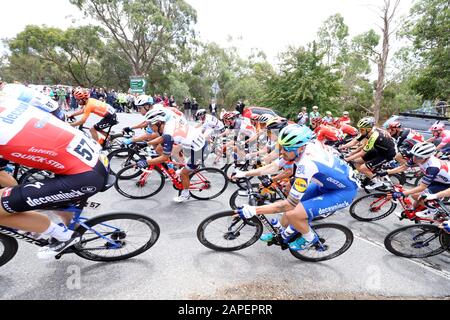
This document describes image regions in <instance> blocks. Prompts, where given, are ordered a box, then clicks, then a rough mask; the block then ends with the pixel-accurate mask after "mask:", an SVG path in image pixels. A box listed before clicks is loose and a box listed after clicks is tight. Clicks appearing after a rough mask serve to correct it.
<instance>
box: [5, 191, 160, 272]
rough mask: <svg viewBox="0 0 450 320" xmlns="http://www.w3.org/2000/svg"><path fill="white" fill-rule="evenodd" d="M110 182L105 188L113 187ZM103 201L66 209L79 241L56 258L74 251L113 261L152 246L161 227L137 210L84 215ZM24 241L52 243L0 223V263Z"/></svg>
mask: <svg viewBox="0 0 450 320" xmlns="http://www.w3.org/2000/svg"><path fill="white" fill-rule="evenodd" d="M111 187H112V185H110V184H109V183H108V186H107V187H106V188H105V190H104V191H106V190H107V189H108V188H111ZM100 206H101V204H100V203H95V202H88V201H87V200H86V201H81V202H79V203H77V204H75V205H72V206H70V207H69V208H65V209H64V211H68V212H71V213H73V218H72V221H71V224H70V226H69V229H70V230H73V231H76V232H78V234H79V235H80V238H81V239H80V242H79V243H77V244H75V245H73V246H72V247H70V248H68V249H67V250H65V251H63V252H62V253H60V254H59V255H57V256H56V257H55V258H56V259H60V258H61V257H62V256H63V255H66V254H71V253H74V254H76V255H78V256H80V257H82V258H84V259H87V260H91V261H102V262H113V261H121V260H125V259H129V258H132V257H135V256H137V255H140V254H141V253H143V252H145V251H147V250H148V249H150V248H151V247H152V246H153V245H154V244H155V243H156V241H157V240H158V238H159V234H160V229H159V226H158V224H157V223H156V222H155V221H153V220H152V219H150V218H148V217H146V216H143V215H140V214H135V213H126V212H123V213H110V214H104V215H100V216H97V217H95V218H93V219H87V218H85V217H82V216H81V214H82V212H83V211H84V210H85V209H86V208H91V209H92V208H95V209H98V208H99V207H100ZM55 210H57V209H55ZM17 240H23V241H26V242H28V243H30V244H34V245H36V246H39V247H45V246H48V245H49V241H51V239H50V240H47V239H39V238H37V236H36V235H32V234H30V233H29V232H24V231H20V230H14V229H11V228H6V227H2V226H0V266H2V265H4V264H6V263H8V262H9V261H10V260H11V259H12V258H14V256H15V255H16V253H17V250H18V247H19V245H18V241H17Z"/></svg>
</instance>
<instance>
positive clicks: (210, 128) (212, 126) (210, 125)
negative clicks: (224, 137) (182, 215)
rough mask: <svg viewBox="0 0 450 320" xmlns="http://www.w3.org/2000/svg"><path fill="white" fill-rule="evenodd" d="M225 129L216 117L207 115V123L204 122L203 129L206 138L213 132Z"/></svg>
mask: <svg viewBox="0 0 450 320" xmlns="http://www.w3.org/2000/svg"><path fill="white" fill-rule="evenodd" d="M224 128H225V126H224V125H223V123H222V121H220V120H219V119H217V118H216V117H214V116H212V115H210V114H207V115H206V116H205V122H203V125H202V129H203V132H204V133H205V135H206V136H209V135H210V134H212V133H213V132H217V131H222V130H223V129H224Z"/></svg>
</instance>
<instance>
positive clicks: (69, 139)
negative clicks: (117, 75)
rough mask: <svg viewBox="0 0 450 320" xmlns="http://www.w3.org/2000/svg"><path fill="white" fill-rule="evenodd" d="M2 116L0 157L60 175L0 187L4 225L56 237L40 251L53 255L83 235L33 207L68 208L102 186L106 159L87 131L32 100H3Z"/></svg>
mask: <svg viewBox="0 0 450 320" xmlns="http://www.w3.org/2000/svg"><path fill="white" fill-rule="evenodd" d="M0 122H1V125H0V158H2V159H6V160H9V161H12V162H14V163H17V164H20V165H24V166H27V167H31V168H36V169H39V170H47V171H50V172H53V173H54V174H55V175H56V176H55V178H52V179H45V180H43V181H38V182H35V183H28V184H24V185H19V186H15V187H9V188H6V189H3V190H1V191H0V195H1V200H0V201H1V206H0V225H2V226H6V227H10V228H14V229H20V230H23V231H28V232H34V233H39V234H42V235H43V236H46V237H49V238H53V239H54V240H56V241H54V242H52V243H51V244H50V245H49V246H48V247H45V248H43V249H42V250H41V251H39V252H38V257H39V258H49V257H54V256H56V255H57V254H59V253H61V252H62V251H63V250H65V249H67V248H68V247H70V246H71V245H73V244H75V243H77V242H78V241H79V238H78V237H77V234H76V233H73V232H72V231H70V230H67V228H66V227H65V226H60V225H56V224H55V223H53V222H51V221H50V220H49V218H48V217H47V216H46V215H43V214H41V213H38V212H35V211H34V210H38V209H48V208H49V207H54V206H58V207H59V208H64V206H65V205H66V206H67V204H68V203H74V202H77V201H79V200H84V199H87V198H89V197H91V196H93V195H94V194H96V193H97V192H100V191H101V190H102V189H103V187H104V186H105V184H106V182H107V179H108V170H107V168H106V167H105V162H104V161H106V160H103V157H101V154H100V146H99V145H98V144H96V143H95V142H93V141H92V140H90V139H87V138H86V137H85V136H84V134H83V133H82V132H80V131H78V130H75V129H73V128H72V127H71V126H69V125H68V124H66V123H63V122H62V121H60V120H57V119H56V118H55V117H49V116H48V113H45V112H43V111H41V110H38V109H37V108H34V107H32V106H31V105H29V104H26V103H22V102H19V101H17V100H0ZM61 210H62V211H64V210H63V209H61Z"/></svg>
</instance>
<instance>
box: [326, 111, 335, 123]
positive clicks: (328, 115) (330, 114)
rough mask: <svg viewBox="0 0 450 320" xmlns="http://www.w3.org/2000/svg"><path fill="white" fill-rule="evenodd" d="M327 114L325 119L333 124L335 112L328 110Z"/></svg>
mask: <svg viewBox="0 0 450 320" xmlns="http://www.w3.org/2000/svg"><path fill="white" fill-rule="evenodd" d="M325 114H326V116H325V117H323V121H324V122H326V123H328V124H333V122H334V118H333V114H332V113H331V111H327V112H326V113H325Z"/></svg>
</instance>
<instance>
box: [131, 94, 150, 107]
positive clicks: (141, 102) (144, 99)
mask: <svg viewBox="0 0 450 320" xmlns="http://www.w3.org/2000/svg"><path fill="white" fill-rule="evenodd" d="M134 104H135V105H136V107H142V106H145V105H147V104H148V105H153V98H152V97H150V96H147V95H142V96H139V97H137V98H136V100H135V101H134Z"/></svg>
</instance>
